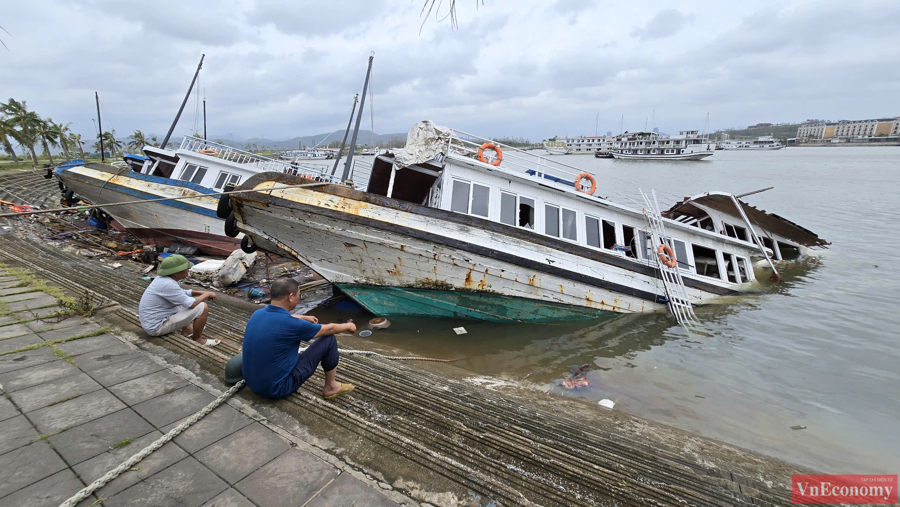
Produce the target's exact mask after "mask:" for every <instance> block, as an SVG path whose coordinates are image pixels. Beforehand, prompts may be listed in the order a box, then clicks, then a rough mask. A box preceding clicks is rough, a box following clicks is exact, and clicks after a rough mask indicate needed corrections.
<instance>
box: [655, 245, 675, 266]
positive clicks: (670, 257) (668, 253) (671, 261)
mask: <svg viewBox="0 0 900 507" xmlns="http://www.w3.org/2000/svg"><path fill="white" fill-rule="evenodd" d="M656 255H658V256H659V262H662V263H663V264H665V265H666V266H668V267H670V268H674V267H676V266H678V259H676V258H675V252H673V251H672V247H670V246H669V245H659V247H658V248H657V249H656Z"/></svg>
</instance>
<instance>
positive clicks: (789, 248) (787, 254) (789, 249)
mask: <svg viewBox="0 0 900 507" xmlns="http://www.w3.org/2000/svg"><path fill="white" fill-rule="evenodd" d="M778 250H780V251H781V258H782V260H786V261H792V260H795V259H799V258H800V249H799V248H798V247H796V246H794V245H789V244H787V243H783V242H781V241H779V242H778Z"/></svg>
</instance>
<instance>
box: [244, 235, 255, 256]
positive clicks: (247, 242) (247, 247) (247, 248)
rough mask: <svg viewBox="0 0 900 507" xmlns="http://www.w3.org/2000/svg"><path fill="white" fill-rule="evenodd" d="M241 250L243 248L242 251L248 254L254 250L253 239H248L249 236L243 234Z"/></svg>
mask: <svg viewBox="0 0 900 507" xmlns="http://www.w3.org/2000/svg"><path fill="white" fill-rule="evenodd" d="M241 250H243V251H244V253H248V254H251V253H253V252H255V251H256V243H254V242H253V240H252V239H250V236H246V235H245V236H244V237H243V238H241Z"/></svg>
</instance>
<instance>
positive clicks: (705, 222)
mask: <svg viewBox="0 0 900 507" xmlns="http://www.w3.org/2000/svg"><path fill="white" fill-rule="evenodd" d="M697 227H699V228H701V229H703V230H704V231H713V232H715V228H713V221H712V218H709V217H704V218H701V219H700V221H699V222H697Z"/></svg>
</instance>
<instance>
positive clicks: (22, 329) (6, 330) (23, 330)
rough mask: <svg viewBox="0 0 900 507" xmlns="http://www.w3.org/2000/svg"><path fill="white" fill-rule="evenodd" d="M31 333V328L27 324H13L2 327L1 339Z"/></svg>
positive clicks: (0, 329) (0, 331)
mask: <svg viewBox="0 0 900 507" xmlns="http://www.w3.org/2000/svg"><path fill="white" fill-rule="evenodd" d="M31 333H32V331H31V329H30V328H29V327H28V326H26V325H25V324H11V325H9V326H3V327H0V339H3V338H12V337H13V336H22V335H26V334H31Z"/></svg>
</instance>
